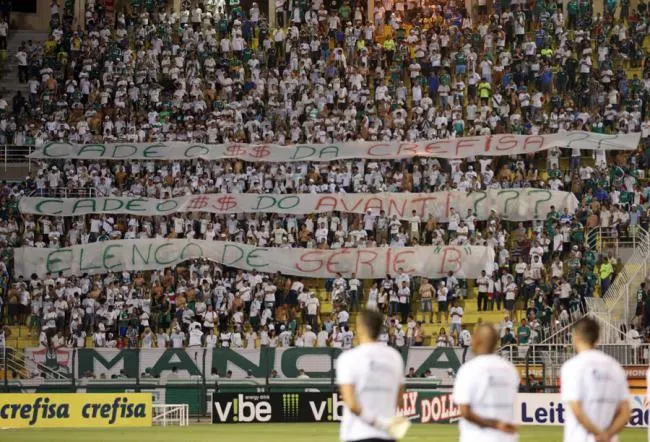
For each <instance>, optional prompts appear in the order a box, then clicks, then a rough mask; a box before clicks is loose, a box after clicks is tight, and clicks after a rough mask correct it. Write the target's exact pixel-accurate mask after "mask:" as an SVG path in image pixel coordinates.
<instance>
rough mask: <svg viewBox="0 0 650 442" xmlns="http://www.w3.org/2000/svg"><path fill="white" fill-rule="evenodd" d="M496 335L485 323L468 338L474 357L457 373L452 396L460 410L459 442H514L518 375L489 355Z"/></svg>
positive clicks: (511, 367) (504, 363)
mask: <svg viewBox="0 0 650 442" xmlns="http://www.w3.org/2000/svg"><path fill="white" fill-rule="evenodd" d="M498 337H499V335H498V333H497V331H496V329H495V328H494V327H493V326H492V325H491V324H487V323H483V324H481V325H479V326H478V327H477V328H476V330H475V331H474V336H473V337H472V352H473V353H474V354H475V355H476V356H475V357H474V358H472V360H470V361H469V362H466V363H465V364H463V365H462V366H461V367H460V370H458V374H457V375H456V381H455V382H454V391H453V396H454V400H455V402H456V403H457V404H458V407H459V408H460V415H461V420H460V423H459V426H458V427H459V430H460V442H477V441H480V442H515V441H516V440H517V434H516V433H517V427H516V426H515V425H514V420H515V398H516V396H517V390H518V389H519V373H518V372H517V369H516V368H515V366H514V365H512V363H510V362H509V361H506V360H505V359H503V358H501V357H500V356H498V355H495V354H493V353H494V350H495V349H496V346H497V341H498Z"/></svg>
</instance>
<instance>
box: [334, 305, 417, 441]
mask: <svg viewBox="0 0 650 442" xmlns="http://www.w3.org/2000/svg"><path fill="white" fill-rule="evenodd" d="M383 323H384V321H383V316H382V314H381V313H379V312H376V311H373V310H364V311H362V312H361V313H360V314H359V318H358V321H357V324H358V325H357V335H358V337H359V343H360V345H359V346H358V347H356V348H354V349H352V350H348V351H346V352H343V353H342V354H341V356H339V357H338V359H337V360H336V382H337V384H338V385H339V389H340V392H341V395H342V396H343V402H344V403H345V409H344V412H343V420H342V421H341V440H342V441H344V442H352V441H355V442H360V441H363V442H379V441H382V442H385V441H393V440H396V439H399V438H401V437H403V436H404V434H405V433H406V430H407V429H408V425H409V422H408V420H406V419H404V418H401V417H396V416H395V413H396V410H397V406H398V403H401V398H402V393H403V391H404V362H403V360H402V357H401V356H400V354H399V353H398V352H397V351H396V350H395V349H393V348H391V347H388V346H387V345H385V344H383V343H381V342H378V341H377V338H378V337H379V334H380V332H381V329H382V327H383Z"/></svg>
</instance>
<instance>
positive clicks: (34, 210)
mask: <svg viewBox="0 0 650 442" xmlns="http://www.w3.org/2000/svg"><path fill="white" fill-rule="evenodd" d="M552 206H554V207H555V210H557V211H560V212H562V211H564V209H568V211H569V213H574V212H575V210H576V208H577V207H578V200H577V199H576V197H575V196H574V195H573V194H572V193H569V192H559V191H551V190H546V189H504V190H488V191H477V192H471V193H466V192H458V191H449V192H434V193H377V194H365V193H358V194H292V195H275V194H265V195H258V194H199V195H189V196H181V197H177V198H169V199H164V200H158V199H152V198H134V197H106V198H35V197H26V198H21V200H20V206H19V207H20V211H21V212H22V213H30V214H36V215H52V216H80V215H88V214H94V213H98V214H102V213H110V214H127V215H137V216H143V215H149V216H154V215H167V214H172V213H178V212H210V213H222V214H230V213H283V214H294V215H302V214H308V213H324V212H330V211H339V212H345V213H366V212H367V211H369V210H370V211H372V212H373V213H374V214H378V213H379V212H380V211H381V210H383V211H384V212H385V213H386V215H387V216H388V217H392V216H393V215H397V217H398V218H400V219H408V218H410V217H411V216H412V213H413V211H415V213H416V214H417V215H418V216H420V217H421V218H422V219H423V220H425V219H426V218H427V217H428V215H429V214H432V215H434V216H435V217H436V219H437V220H439V221H442V222H445V221H448V219H449V216H450V213H451V209H452V208H453V209H454V210H455V211H456V212H457V213H459V214H460V215H461V216H462V217H465V216H466V215H467V211H468V210H472V212H474V213H475V214H476V217H477V218H478V219H479V220H484V219H487V218H488V216H489V215H490V211H491V210H494V211H496V213H497V214H499V216H500V217H502V218H503V219H506V220H511V221H528V220H533V219H544V218H545V217H546V215H547V213H548V212H549V211H550V209H551V207H552Z"/></svg>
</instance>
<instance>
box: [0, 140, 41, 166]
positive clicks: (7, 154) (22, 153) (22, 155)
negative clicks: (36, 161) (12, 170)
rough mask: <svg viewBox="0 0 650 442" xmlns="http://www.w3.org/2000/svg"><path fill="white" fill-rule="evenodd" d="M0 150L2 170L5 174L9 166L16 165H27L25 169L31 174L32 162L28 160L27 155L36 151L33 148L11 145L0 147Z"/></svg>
mask: <svg viewBox="0 0 650 442" xmlns="http://www.w3.org/2000/svg"><path fill="white" fill-rule="evenodd" d="M0 149H1V150H0V155H1V158H2V162H3V170H4V171H5V172H7V168H8V167H9V166H10V165H16V164H27V167H28V169H29V171H30V172H31V168H32V160H30V159H29V154H31V153H32V152H33V151H34V150H35V149H36V147H35V146H30V145H23V146H17V145H12V144H3V145H0Z"/></svg>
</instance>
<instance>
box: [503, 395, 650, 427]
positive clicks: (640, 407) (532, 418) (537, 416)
mask: <svg viewBox="0 0 650 442" xmlns="http://www.w3.org/2000/svg"><path fill="white" fill-rule="evenodd" d="M517 404H518V407H517V410H515V413H517V414H515V422H518V423H519V424H521V425H564V421H565V419H566V413H567V408H566V405H565V404H564V403H563V402H562V397H561V395H560V394H559V393H521V394H519V395H517ZM630 406H631V408H632V415H631V416H630V421H629V422H628V424H627V426H628V427H647V426H648V400H647V399H646V398H645V396H639V395H634V396H630Z"/></svg>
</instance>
